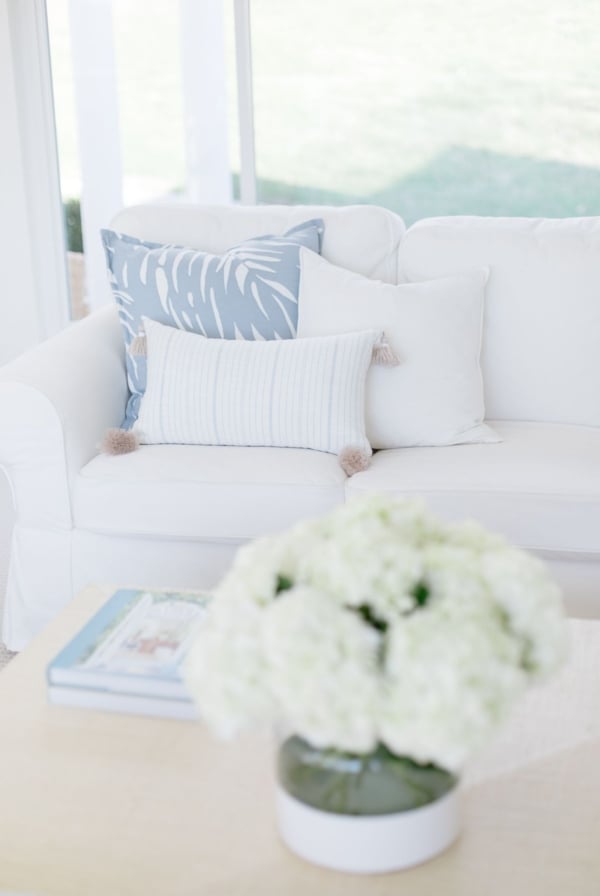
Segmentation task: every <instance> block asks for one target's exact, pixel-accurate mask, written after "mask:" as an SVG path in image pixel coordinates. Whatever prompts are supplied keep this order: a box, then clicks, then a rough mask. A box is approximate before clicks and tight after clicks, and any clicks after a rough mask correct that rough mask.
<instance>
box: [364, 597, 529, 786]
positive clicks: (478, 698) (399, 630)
mask: <svg viewBox="0 0 600 896" xmlns="http://www.w3.org/2000/svg"><path fill="white" fill-rule="evenodd" d="M385 668H386V672H387V675H388V682H387V689H386V692H385V696H384V697H383V700H382V703H381V706H380V720H381V721H380V736H381V739H382V741H383V742H384V743H385V744H386V746H387V747H388V748H389V749H390V750H391V751H392V752H394V753H397V754H399V755H407V756H411V757H412V758H413V759H415V760H416V761H417V762H422V763H427V762H434V763H436V764H438V765H440V766H442V767H443V768H446V769H448V770H451V771H455V770H457V769H459V768H460V766H461V765H462V764H463V762H464V760H465V759H466V758H467V756H468V755H469V754H470V753H471V752H473V751H474V750H476V749H478V748H479V747H480V746H481V745H482V744H483V743H484V742H485V740H486V738H487V736H488V734H489V732H490V730H492V729H493V728H494V727H495V726H496V725H497V724H498V723H499V722H500V721H502V719H503V718H504V717H505V716H506V714H507V712H508V709H509V707H510V705H511V703H512V702H513V701H514V699H515V697H516V696H517V695H518V694H519V693H520V692H521V691H522V690H523V688H524V687H525V684H526V675H525V673H524V671H523V670H522V669H521V667H520V665H519V645H518V643H516V642H515V641H514V640H513V639H512V638H511V637H510V634H509V633H507V632H506V631H505V630H504V629H503V628H502V626H499V625H498V620H497V618H495V615H494V612H493V610H492V608H491V607H490V606H489V605H486V604H485V603H483V604H482V605H481V606H480V607H479V608H475V607H472V608H470V609H468V608H467V607H466V606H465V605H464V604H463V605H459V604H451V603H442V602H440V603H437V604H435V605H434V606H432V608H431V610H430V611H427V612H417V613H414V614H413V615H411V616H410V617H409V618H408V619H407V620H406V621H405V623H404V624H403V625H399V626H396V627H395V628H394V629H393V631H392V632H391V633H390V635H389V638H388V641H387V649H386V663H385Z"/></svg>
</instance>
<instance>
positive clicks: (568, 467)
mask: <svg viewBox="0 0 600 896" xmlns="http://www.w3.org/2000/svg"><path fill="white" fill-rule="evenodd" d="M490 422H491V425H492V426H493V427H494V429H495V431H496V432H497V433H498V434H499V435H500V436H501V437H502V439H503V441H502V442H499V443H498V444H493V445H481V444H476V445H456V446H451V447H444V448H400V449H394V450H390V451H380V452H377V454H375V456H374V457H373V459H372V462H371V467H370V468H369V469H368V470H366V471H365V472H363V473H358V474H357V475H355V476H353V477H352V478H351V479H349V480H348V483H347V486H346V493H347V496H348V497H350V496H353V495H360V494H363V493H365V492H370V491H374V492H394V493H397V494H404V495H420V496H422V497H423V498H424V499H425V501H426V502H427V504H428V505H429V506H430V507H431V509H432V510H434V511H436V512H437V513H439V514H440V515H442V516H443V517H445V518H447V519H466V518H472V519H476V520H478V521H479V522H481V523H483V524H484V525H485V526H488V527H489V528H491V529H493V530H496V531H497V532H500V533H502V534H504V535H505V536H506V537H507V538H509V539H510V540H511V541H512V542H513V543H515V544H517V545H520V546H521V547H526V548H535V549H538V550H547V551H560V552H566V553H571V552H573V553H580V552H582V553H591V554H600V429H595V428H592V427H583V426H566V425H562V424H546V423H521V422H506V421H500V422H494V421H490Z"/></svg>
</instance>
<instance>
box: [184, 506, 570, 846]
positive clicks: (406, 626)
mask: <svg viewBox="0 0 600 896" xmlns="http://www.w3.org/2000/svg"><path fill="white" fill-rule="evenodd" d="M565 631H566V627H565V622H564V616H563V611H562V603H561V595H560V592H559V590H558V588H557V586H556V585H555V584H554V583H553V581H552V580H551V579H550V578H549V576H548V574H547V572H546V570H545V567H544V565H543V564H542V563H541V561H539V560H537V559H536V558H534V557H532V556H530V555H528V554H526V553H525V552H523V551H521V550H518V549H516V548H514V547H512V546H510V545H509V544H507V542H506V541H505V540H504V539H503V538H500V537H499V536H497V535H493V534H490V533H488V532H487V531H485V530H484V529H483V528H482V527H480V526H479V525H477V524H475V523H470V522H469V523H462V524H455V525H447V524H443V523H441V522H440V521H439V520H438V519H437V518H435V517H434V516H432V515H431V514H430V513H429V512H428V511H427V510H426V509H425V508H424V506H423V504H422V503H421V502H418V501H413V500H399V499H394V498H390V497H380V496H369V497H366V498H364V499H356V500H354V501H351V502H349V503H347V504H344V505H343V506H341V507H339V508H337V509H336V510H334V511H333V512H331V513H328V514H327V515H325V516H322V517H320V518H318V519H315V520H311V521H309V522H305V523H300V524H298V525H296V526H295V527H293V528H292V529H290V530H289V531H288V532H285V533H283V534H281V535H277V536H274V537H271V538H263V539H259V540H257V541H255V542H253V543H252V544H250V545H248V546H246V547H244V548H242V549H241V550H240V551H239V553H238V555H237V558H236V561H235V563H234V565H233V568H232V569H231V571H230V572H229V574H228V575H226V577H225V578H224V579H223V581H222V583H221V584H220V586H219V587H218V589H217V590H216V592H215V594H214V599H213V601H212V603H211V607H210V611H209V614H208V616H207V619H206V622H205V624H204V626H203V628H202V629H201V631H200V633H199V636H198V639H197V642H196V643H195V645H194V647H193V649H192V651H191V652H190V655H189V659H188V663H187V669H186V680H187V685H188V687H189V689H190V691H191V693H192V694H193V696H194V697H195V699H196V700H197V702H198V705H199V707H200V711H201V714H202V716H203V718H204V719H205V720H206V722H208V724H209V725H210V726H211V727H213V728H214V729H215V730H216V732H218V733H220V734H221V735H224V736H231V735H233V734H235V733H236V732H238V731H239V730H241V729H242V728H245V727H247V726H249V725H251V724H256V723H260V722H264V721H271V722H272V721H277V722H283V723H284V725H285V726H286V728H287V729H288V730H289V731H291V732H293V736H291V737H289V738H288V739H287V740H286V741H285V743H284V744H283V745H282V747H281V750H280V759H279V778H280V783H281V785H282V787H283V788H284V789H285V791H286V792H287V794H288V795H290V796H291V797H293V799H295V800H298V801H300V802H302V803H304V804H305V805H308V806H311V807H312V808H313V809H318V810H322V811H324V812H334V813H340V814H352V815H369V816H371V815H380V814H389V813H396V812H402V811H407V810H408V811H409V810H414V809H418V808H419V807H422V806H424V805H427V804H428V803H430V802H432V801H434V800H436V799H439V798H441V797H443V796H444V795H445V794H447V793H448V792H449V791H451V790H452V789H453V787H454V785H455V783H456V776H457V775H458V773H459V772H460V769H461V767H462V766H463V764H464V762H465V760H466V759H467V757H468V756H469V755H470V754H471V753H472V752H473V751H475V750H477V749H478V748H479V747H480V746H481V745H482V744H483V743H484V742H485V740H486V739H487V738H488V736H489V734H490V732H491V731H492V730H493V729H494V728H495V727H496V726H497V725H498V724H499V723H500V722H501V721H502V720H503V719H505V718H506V716H507V714H508V712H509V709H510V707H511V705H512V704H513V702H514V701H515V699H516V698H517V697H518V696H519V695H520V694H521V693H522V692H523V691H524V690H525V688H526V687H527V686H528V685H529V684H530V683H531V682H534V681H537V680H541V679H544V678H546V677H547V676H549V675H550V674H551V673H552V672H554V671H555V670H556V669H557V668H558V667H559V665H560V664H561V662H562V660H563V657H564V656H565V649H566V638H565ZM350 760H352V761H351V762H350ZM299 851H301V850H299ZM325 863H327V862H325Z"/></svg>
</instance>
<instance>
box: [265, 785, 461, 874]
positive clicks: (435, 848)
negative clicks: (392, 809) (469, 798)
mask: <svg viewBox="0 0 600 896" xmlns="http://www.w3.org/2000/svg"><path fill="white" fill-rule="evenodd" d="M276 799H277V816H278V819H279V829H280V832H281V836H282V839H283V841H284V843H285V844H286V846H288V847H289V849H291V850H292V852H295V853H296V854H297V855H299V856H300V857H301V858H303V859H306V861H308V862H312V863H313V864H314V865H321V866H322V867H324V868H332V869H335V870H337V871H349V872H352V873H355V874H382V873H385V872H390V871H400V870H401V869H403V868H410V867H411V866H413V865H419V864H420V863H421V862H426V861H427V860H428V859H431V858H433V857H434V856H436V855H438V854H439V853H441V852H443V851H444V850H445V849H447V848H448V846H450V844H451V843H452V842H453V841H454V840H455V839H456V837H457V836H458V833H459V830H460V812H459V802H460V801H459V797H458V790H457V789H456V788H455V789H454V790H452V791H450V793H447V794H446V796H444V797H442V799H440V800H436V801H435V802H434V803H429V805H427V806H422V807H421V808H420V809H411V810H410V811H407V812H397V813H393V814H390V815H336V814H335V813H333V812H322V811H321V810H320V809H314V808H313V807H312V806H308V805H306V804H305V803H301V802H300V801H299V800H297V799H295V798H294V797H292V796H290V795H289V794H288V793H287V792H286V791H285V790H283V788H281V787H278V788H277V794H276Z"/></svg>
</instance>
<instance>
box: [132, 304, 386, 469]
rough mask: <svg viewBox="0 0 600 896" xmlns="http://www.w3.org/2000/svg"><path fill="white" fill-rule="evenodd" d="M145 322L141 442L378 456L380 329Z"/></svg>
mask: <svg viewBox="0 0 600 896" xmlns="http://www.w3.org/2000/svg"><path fill="white" fill-rule="evenodd" d="M144 329H145V333H146V351H147V366H148V376H147V385H146V391H145V393H144V396H143V398H142V400H141V403H140V412H139V417H138V421H137V423H136V425H135V432H136V433H137V434H138V436H139V440H140V442H141V443H142V444H164V443H169V444H185V445H190V444H191V445H245V446H259V445H262V446H266V447H270V446H272V447H284V448H313V449H315V450H318V451H328V452H331V453H333V454H342V455H343V452H344V450H345V449H353V452H354V454H353V457H354V455H355V454H356V453H359V454H362V455H366V456H368V455H370V454H371V447H370V445H369V442H368V440H367V437H366V434H365V415H364V407H365V383H366V375H367V371H368V369H369V365H370V363H371V357H372V354H373V348H374V345H375V343H376V342H377V340H378V339H379V337H380V334H379V333H377V332H375V331H371V330H368V331H362V332H352V333H345V334H341V335H337V336H324V337H318V338H315V339H303V340H297V339H284V340H272V341H265V342H261V341H256V342H251V341H245V340H241V339H240V340H236V339H207V338H206V337H204V336H201V335H198V334H197V333H188V332H185V331H183V330H179V329H176V328H174V327H167V326H164V325H163V324H159V323H157V322H156V321H152V320H148V319H144ZM342 465H343V466H344V461H343V458H342Z"/></svg>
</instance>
